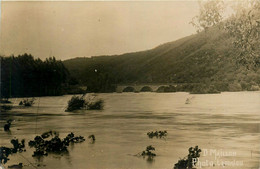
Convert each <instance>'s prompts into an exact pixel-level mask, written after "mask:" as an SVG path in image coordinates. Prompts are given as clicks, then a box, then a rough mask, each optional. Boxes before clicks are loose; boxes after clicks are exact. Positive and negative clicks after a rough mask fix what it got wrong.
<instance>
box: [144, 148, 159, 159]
mask: <svg viewBox="0 0 260 169" xmlns="http://www.w3.org/2000/svg"><path fill="white" fill-rule="evenodd" d="M152 151H155V148H154V147H153V146H151V145H150V146H147V147H146V150H144V151H143V152H142V154H141V155H142V156H143V157H145V156H148V157H150V158H151V157H155V156H156V154H155V153H153V152H152Z"/></svg>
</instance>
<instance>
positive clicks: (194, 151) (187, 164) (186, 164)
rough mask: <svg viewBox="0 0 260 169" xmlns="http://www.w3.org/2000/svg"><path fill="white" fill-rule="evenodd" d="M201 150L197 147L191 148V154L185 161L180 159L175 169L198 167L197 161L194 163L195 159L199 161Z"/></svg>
mask: <svg viewBox="0 0 260 169" xmlns="http://www.w3.org/2000/svg"><path fill="white" fill-rule="evenodd" d="M200 153H201V149H199V147H198V146H195V148H193V147H190V148H189V154H188V155H187V156H186V157H184V158H183V159H180V160H179V161H178V163H176V164H175V165H174V169H192V168H193V167H194V165H196V163H197V161H198V160H196V161H194V162H193V159H194V158H196V159H198V158H199V157H200Z"/></svg>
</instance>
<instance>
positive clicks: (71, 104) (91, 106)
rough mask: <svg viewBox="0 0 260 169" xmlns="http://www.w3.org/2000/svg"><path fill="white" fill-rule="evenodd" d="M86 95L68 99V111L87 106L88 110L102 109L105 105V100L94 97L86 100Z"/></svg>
mask: <svg viewBox="0 0 260 169" xmlns="http://www.w3.org/2000/svg"><path fill="white" fill-rule="evenodd" d="M84 97H85V95H82V96H72V98H71V99H70V100H69V101H68V106H67V109H66V111H74V110H79V109H84V108H86V109H87V110H102V109H103V107H104V100H102V99H98V100H95V99H92V100H90V101H86V100H85V98H84Z"/></svg>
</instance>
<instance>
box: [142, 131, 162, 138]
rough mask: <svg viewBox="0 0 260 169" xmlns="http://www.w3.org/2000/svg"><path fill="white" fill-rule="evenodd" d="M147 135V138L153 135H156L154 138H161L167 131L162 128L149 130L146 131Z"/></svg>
mask: <svg viewBox="0 0 260 169" xmlns="http://www.w3.org/2000/svg"><path fill="white" fill-rule="evenodd" d="M147 136H148V137H149V138H153V137H156V138H162V137H166V136H167V131H166V130H164V131H155V132H153V131H151V132H148V133H147Z"/></svg>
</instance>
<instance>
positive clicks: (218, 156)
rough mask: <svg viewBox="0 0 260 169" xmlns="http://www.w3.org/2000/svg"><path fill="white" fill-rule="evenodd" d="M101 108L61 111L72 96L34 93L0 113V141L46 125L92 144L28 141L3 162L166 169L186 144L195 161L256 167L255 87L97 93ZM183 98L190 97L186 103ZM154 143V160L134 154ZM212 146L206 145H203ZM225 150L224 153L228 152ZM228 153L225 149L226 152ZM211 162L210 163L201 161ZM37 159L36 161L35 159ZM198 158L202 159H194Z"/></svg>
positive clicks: (258, 107) (258, 97) (259, 139)
mask: <svg viewBox="0 0 260 169" xmlns="http://www.w3.org/2000/svg"><path fill="white" fill-rule="evenodd" d="M97 97H99V98H102V99H104V101H105V106H104V110H102V111H96V110H91V111H90V110H80V111H76V112H65V111H64V110H65V108H66V106H67V102H68V100H69V99H70V98H71V96H59V97H40V98H36V101H35V104H34V105H33V106H32V107H28V108H24V107H19V106H18V103H19V101H20V99H12V101H13V102H14V106H15V108H14V109H12V110H11V111H9V112H7V113H1V114H0V126H3V125H4V124H5V121H6V120H7V119H14V120H15V121H14V122H13V125H12V127H11V132H5V131H4V130H3V127H1V128H0V146H8V147H10V146H11V144H10V139H12V138H14V137H16V138H18V139H23V138H24V139H25V140H26V143H27V142H28V141H29V140H32V139H33V138H34V137H35V136H36V135H39V134H41V133H43V132H45V131H48V130H55V131H58V132H59V133H60V136H61V137H65V136H66V135H67V134H68V133H70V132H74V133H75V134H76V135H82V136H84V137H85V138H87V137H88V136H89V135H90V134H94V135H95V136H96V142H95V143H94V144H92V143H91V142H90V141H89V139H86V141H85V142H83V143H79V144H74V145H71V146H70V147H69V148H68V150H69V153H66V154H62V155H57V154H49V155H48V156H46V157H43V158H40V159H38V158H33V157H32V154H33V151H34V150H33V149H32V148H29V147H28V146H27V144H26V149H27V151H26V152H23V153H18V154H15V155H12V156H10V161H8V163H7V164H5V167H6V168H7V166H8V165H11V164H18V163H19V162H22V163H23V164H24V167H23V169H31V168H46V169H58V168H60V169H148V168H149V169H172V168H173V166H174V164H175V163H177V161H178V160H179V159H180V158H182V157H184V156H186V155H187V154H188V148H189V147H194V146H196V145H198V146H199V148H201V149H202V150H203V151H202V154H201V158H200V162H203V165H201V166H199V167H197V168H200V167H201V168H214V169H215V168H216V169H217V168H223V166H219V165H218V163H225V168H234V169H258V168H259V167H260V102H259V101H260V93H259V92H237V93H232V92H227V93H221V94H210V95H191V94H188V93H113V94H98V95H97ZM187 98H190V104H185V102H186V99H187ZM155 130H167V132H168V136H167V137H166V138H165V139H156V138H153V139H150V138H148V137H147V135H146V133H147V132H149V131H155ZM148 145H152V146H154V147H155V153H156V154H157V156H156V157H155V158H154V159H153V161H149V160H147V159H145V158H142V157H138V156H135V155H136V154H138V153H139V152H142V151H143V150H144V149H145V148H146V146H148ZM210 152H211V153H210ZM227 153H229V155H228V154H227ZM230 153H232V154H231V155H230ZM207 162H208V163H212V164H213V163H214V167H210V166H208V165H207ZM38 164H39V166H37V165H38ZM201 164H202V163H201Z"/></svg>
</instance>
